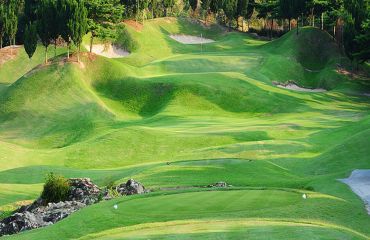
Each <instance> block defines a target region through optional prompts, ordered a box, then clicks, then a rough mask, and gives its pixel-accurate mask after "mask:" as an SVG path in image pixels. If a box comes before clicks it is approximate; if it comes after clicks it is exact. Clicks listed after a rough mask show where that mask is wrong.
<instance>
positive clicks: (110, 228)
mask: <svg viewBox="0 0 370 240" xmlns="http://www.w3.org/2000/svg"><path fill="white" fill-rule="evenodd" d="M125 28H126V29H127V31H128V33H129V34H130V36H131V37H132V39H133V41H135V43H136V44H137V48H136V49H135V50H133V51H132V52H130V53H129V54H126V53H124V54H125V56H122V57H119V56H118V57H117V56H115V57H112V58H109V57H107V56H100V55H99V54H90V53H88V50H89V49H88V48H87V47H83V48H82V49H83V50H82V51H83V52H82V53H81V61H80V62H77V61H66V60H65V59H66V54H67V48H66V47H58V48H57V50H56V52H55V53H54V48H53V47H50V48H49V50H48V51H49V52H48V54H49V56H50V57H51V59H50V61H49V63H48V64H41V63H42V61H43V58H44V54H45V53H44V49H43V48H42V47H41V46H40V47H38V48H37V50H36V52H35V54H34V56H33V57H32V59H28V56H27V54H26V52H25V51H24V49H23V48H22V47H20V48H16V49H13V51H14V53H13V55H14V57H12V58H10V59H8V60H6V61H4V63H2V64H1V65H0V218H3V217H5V216H9V215H10V214H11V212H12V211H14V210H15V209H16V208H17V207H19V206H21V205H23V204H24V203H30V202H32V201H34V200H35V199H37V198H38V196H39V195H40V193H41V192H42V189H43V185H44V182H45V176H46V175H47V174H48V173H50V172H53V173H56V174H59V175H62V176H64V177H66V178H90V179H91V180H92V181H93V182H94V183H95V184H97V185H98V186H100V187H104V186H107V185H108V184H110V183H111V182H114V183H122V182H126V181H127V180H129V179H135V180H137V181H139V182H140V183H142V184H143V185H144V186H145V188H147V189H150V193H146V194H140V195H134V196H123V197H118V198H114V199H112V200H110V201H102V202H99V203H96V204H93V205H90V206H87V207H86V208H83V209H81V210H79V211H77V212H75V213H73V214H71V215H70V216H69V217H67V218H65V219H63V220H61V221H60V222H57V223H55V224H53V225H51V226H47V227H43V228H39V229H34V230H30V231H24V232H21V233H19V234H15V235H11V236H4V237H2V238H1V239H17V240H18V239H19V240H21V239H25V240H26V239H27V240H36V239H37V240H40V239H58V240H62V239H79V240H83V239H86V240H87V239H292V240H293V239H294V240H296V239H328V240H329V239H365V240H366V239H370V216H369V214H368V212H367V210H366V206H365V203H364V201H363V200H362V199H361V198H360V197H359V196H358V195H356V193H354V192H353V191H352V190H351V188H350V187H349V186H348V185H346V184H344V183H343V182H341V181H340V179H345V178H348V177H349V176H350V175H351V173H352V171H354V170H356V169H370V97H369V96H370V80H369V78H368V76H367V77H353V76H350V75H348V74H344V73H343V71H339V70H338V69H340V67H341V66H345V65H346V64H348V63H349V60H348V58H347V57H346V56H345V55H344V54H343V53H342V51H341V49H340V47H339V46H338V44H337V43H336V42H335V41H334V40H333V38H332V37H331V36H330V35H329V34H328V33H327V32H325V31H322V30H320V29H318V28H314V27H303V28H300V29H299V34H297V33H296V30H295V29H292V30H291V31H290V32H288V33H286V34H284V35H283V36H282V37H280V38H276V39H274V40H272V41H267V40H261V39H259V38H257V37H255V36H254V35H252V34H248V33H243V32H237V31H229V30H228V29H227V28H226V27H223V26H220V25H217V24H213V25H210V26H204V25H202V24H199V23H197V22H196V21H192V20H189V19H188V18H182V17H180V18H175V17H165V18H156V19H152V20H146V21H145V22H144V23H143V24H140V28H138V27H137V26H136V27H135V26H134V25H133V24H130V23H126V24H125ZM181 36H182V38H181ZM186 36H192V37H187V38H186ZM178 39H180V40H183V42H181V41H178ZM187 39H190V40H187ZM199 39H200V40H199ZM198 40H199V41H200V42H196V41H198ZM89 41H90V38H89V35H86V36H85V37H84V39H83V46H88V45H89ZM117 41H119V39H118V40H117ZM184 41H192V42H189V43H191V44H186V42H184ZM203 41H204V42H203ZM112 51H114V49H113V50H112ZM0 54H1V52H0ZM54 54H55V57H54ZM74 57H75V56H74V55H72V59H73V58H74ZM0 58H1V55H0ZM365 66H367V68H368V70H369V69H370V66H369V65H368V63H365ZM368 72H370V71H368ZM221 181H222V182H226V183H227V184H228V185H229V186H228V187H227V188H217V187H214V188H209V187H206V186H208V185H210V184H215V183H217V182H221ZM302 196H304V197H302ZM113 206H115V207H113Z"/></svg>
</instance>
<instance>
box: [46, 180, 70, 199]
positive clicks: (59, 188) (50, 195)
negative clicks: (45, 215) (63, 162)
mask: <svg viewBox="0 0 370 240" xmlns="http://www.w3.org/2000/svg"><path fill="white" fill-rule="evenodd" d="M68 193H69V183H68V180H67V179H65V178H64V177H63V176H60V175H55V174H54V173H49V174H48V175H47V177H46V182H45V184H44V190H43V191H42V194H41V198H42V199H43V200H44V201H45V202H46V203H49V202H54V203H56V202H60V201H65V200H67V197H68Z"/></svg>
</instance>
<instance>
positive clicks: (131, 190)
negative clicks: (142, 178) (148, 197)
mask: <svg viewBox="0 0 370 240" xmlns="http://www.w3.org/2000/svg"><path fill="white" fill-rule="evenodd" d="M116 190H117V192H118V193H119V194H120V195H134V194H142V193H147V192H148V190H146V189H145V187H144V186H143V185H142V184H141V183H139V182H137V181H135V180H134V179H130V180H128V181H127V182H126V183H122V184H120V185H118V186H117V187H116Z"/></svg>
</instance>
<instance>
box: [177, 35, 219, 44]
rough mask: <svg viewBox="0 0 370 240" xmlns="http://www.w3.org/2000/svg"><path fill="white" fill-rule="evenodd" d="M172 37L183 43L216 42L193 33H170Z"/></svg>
mask: <svg viewBox="0 0 370 240" xmlns="http://www.w3.org/2000/svg"><path fill="white" fill-rule="evenodd" d="M170 38H172V39H174V40H176V41H178V42H180V43H183V44H206V43H213V42H214V41H213V40H212V39H208V38H203V37H199V36H191V35H170Z"/></svg>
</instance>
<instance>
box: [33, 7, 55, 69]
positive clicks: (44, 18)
mask: <svg viewBox="0 0 370 240" xmlns="http://www.w3.org/2000/svg"><path fill="white" fill-rule="evenodd" d="M55 17H56V16H54V11H53V3H52V1H51V0H40V3H39V6H38V20H37V33H38V35H39V37H40V40H41V43H42V45H43V46H44V47H45V64H46V63H48V47H49V45H50V43H51V39H52V38H53V34H52V32H53V30H52V28H54V27H55V26H52V25H51V24H50V19H52V18H55Z"/></svg>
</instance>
